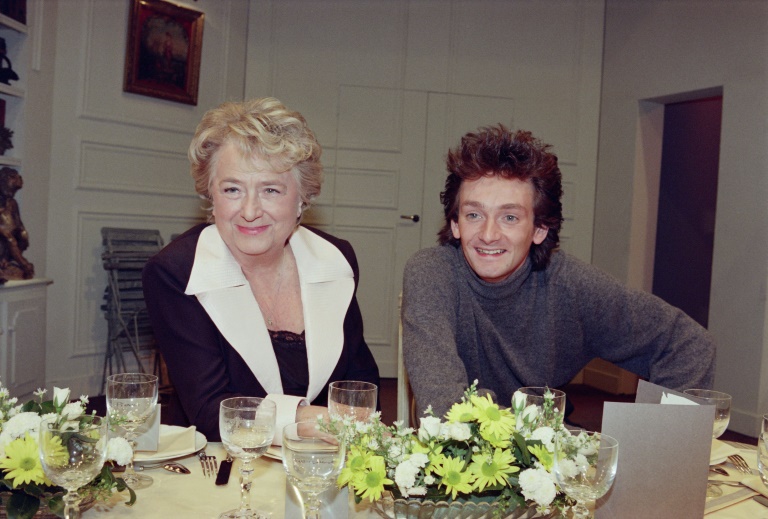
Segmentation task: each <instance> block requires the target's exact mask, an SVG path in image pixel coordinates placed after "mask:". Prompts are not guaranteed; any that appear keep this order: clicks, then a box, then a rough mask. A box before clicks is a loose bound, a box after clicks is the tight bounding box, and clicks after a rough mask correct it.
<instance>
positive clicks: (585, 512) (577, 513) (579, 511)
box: [573, 501, 589, 519]
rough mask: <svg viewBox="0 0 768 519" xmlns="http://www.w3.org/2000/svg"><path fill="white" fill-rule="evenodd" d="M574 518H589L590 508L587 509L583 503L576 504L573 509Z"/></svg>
mask: <svg viewBox="0 0 768 519" xmlns="http://www.w3.org/2000/svg"><path fill="white" fill-rule="evenodd" d="M573 517H574V519H588V518H589V508H587V505H586V503H584V502H583V501H577V502H576V504H575V505H574V507H573Z"/></svg>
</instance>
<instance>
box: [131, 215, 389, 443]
mask: <svg viewBox="0 0 768 519" xmlns="http://www.w3.org/2000/svg"><path fill="white" fill-rule="evenodd" d="M208 227H209V225H208V224H200V225H198V226H195V227H193V228H192V229H190V230H188V231H187V232H185V233H184V234H182V235H181V236H179V237H178V238H177V239H175V240H174V241H172V242H171V243H169V244H168V245H167V246H166V247H165V248H164V249H163V250H162V251H160V252H159V253H158V254H157V255H155V256H154V257H153V258H151V259H150V260H149V262H148V263H147V264H146V266H145V267H144V272H143V285H144V297H145V300H146V304H147V310H148V312H149V317H150V322H151V324H152V328H153V331H154V334H155V337H156V340H157V343H158V347H159V349H160V352H161V354H162V356H163V358H164V360H165V363H166V365H167V367H168V374H169V376H170V379H171V381H172V383H173V385H174V387H175V391H176V394H177V395H178V399H179V401H180V404H181V412H180V413H179V412H174V413H173V414H174V415H176V416H174V417H173V420H167V419H165V418H164V419H163V422H165V423H168V422H169V421H173V422H175V424H176V425H190V424H191V425H195V426H196V427H197V429H198V430H199V431H200V432H202V433H203V434H204V435H205V436H206V437H207V438H208V440H209V441H219V439H220V436H219V404H220V402H221V401H222V400H224V399H226V398H230V397H233V396H261V397H263V396H266V395H267V394H268V393H280V392H281V388H279V387H278V388H277V390H275V386H274V380H272V381H271V382H269V381H268V379H271V378H274V375H275V373H274V371H275V370H276V361H275V360H274V351H273V350H272V346H271V343H269V344H262V343H263V342H264V341H265V339H264V338H265V337H266V340H267V341H268V334H266V326H265V325H264V324H263V319H262V317H261V315H260V311H259V310H258V305H257V304H256V306H255V307H250V306H248V315H247V317H246V318H245V319H243V315H242V314H241V315H232V319H229V316H228V314H227V312H228V311H229V310H226V311H224V313H223V317H222V316H219V317H218V319H219V321H218V322H219V323H220V324H221V327H219V326H217V324H216V323H214V320H213V319H212V318H211V316H210V315H209V312H208V311H206V308H205V307H204V306H203V304H201V301H200V300H199V298H198V295H193V294H186V293H185V290H186V288H187V286H188V284H189V281H190V276H191V274H192V270H193V265H194V264H195V255H196V251H197V247H198V241H199V239H200V235H201V233H202V232H203V230H204V229H206V228H208ZM213 230H215V227H213ZM308 231H310V232H308ZM207 232H209V233H210V232H212V230H208V231H207ZM297 235H298V237H297ZM302 237H303V238H304V239H305V240H304V241H301V243H302V244H303V243H305V242H306V241H307V240H308V241H309V242H310V243H313V244H314V245H315V246H317V245H319V248H320V249H324V250H326V251H327V250H328V249H327V248H325V245H326V243H325V242H327V243H329V244H331V245H332V246H333V247H335V248H336V249H338V251H340V252H341V255H342V256H338V255H337V256H338V257H339V258H341V257H343V258H344V259H345V260H346V262H347V263H348V265H341V266H339V265H336V266H339V267H343V268H345V269H347V271H348V270H349V269H350V268H351V271H352V277H353V278H354V286H353V287H352V285H351V283H346V285H345V286H347V287H349V289H350V295H351V298H347V299H346V301H348V304H346V307H345V308H339V307H338V306H339V305H336V306H337V307H336V308H333V307H331V308H328V306H329V305H324V304H316V303H313V302H312V301H319V300H314V299H312V298H313V297H314V296H313V295H311V294H312V293H313V292H312V291H313V290H315V291H316V290H320V291H325V293H326V295H328V296H329V297H331V298H333V297H335V294H336V293H338V292H339V290H338V289H337V290H334V289H333V285H332V284H329V283H328V282H327V280H325V279H319V280H317V281H318V283H317V284H316V285H314V286H310V285H306V284H305V281H306V280H307V279H311V278H312V277H313V275H315V274H317V275H319V276H320V277H321V278H322V277H323V276H325V275H326V272H327V271H328V268H327V267H328V264H326V265H325V268H324V267H323V265H322V259H320V260H319V259H318V258H316V257H314V255H313V254H314V252H313V248H312V246H309V247H302V246H299V243H298V242H297V243H296V244H295V243H294V241H295V240H294V238H296V239H299V238H302ZM318 238H319V239H320V240H322V241H320V242H318V241H317V240H318ZM218 239H219V240H220V238H218ZM221 243H222V244H223V242H221ZM291 245H292V248H293V252H294V255H295V256H296V260H297V265H298V267H299V272H300V274H301V278H302V302H303V304H304V308H305V325H306V330H305V331H306V340H307V352H308V360H309V365H310V386H311V387H310V391H309V392H310V393H314V395H310V396H311V397H312V398H310V400H311V403H312V404H313V405H327V393H328V384H329V383H330V382H333V381H336V380H363V381H367V382H373V383H374V384H377V385H378V384H379V370H378V367H377V365H376V362H375V360H374V358H373V355H372V354H371V351H370V349H369V348H368V345H367V344H366V342H365V339H364V338H363V320H362V316H361V314H360V308H359V306H358V304H357V298H356V296H355V293H356V291H357V283H358V266H357V259H356V257H355V253H354V250H353V249H352V246H351V245H350V244H349V242H347V241H345V240H341V239H338V238H335V237H333V236H331V235H329V234H327V233H324V232H322V231H319V230H317V229H311V228H309V227H303V226H302V227H300V228H299V229H298V230H297V231H296V233H294V237H292V238H291ZM315 248H317V247H315ZM332 251H333V250H332V249H331V252H332ZM230 256H231V255H230ZM198 260H199V258H198ZM333 261H336V260H333ZM326 263H328V262H326ZM337 263H338V261H337ZM332 266H333V265H332ZM214 270H215V269H214ZM318 270H322V272H315V271H318ZM245 285H246V286H244V287H239V288H232V289H231V290H233V291H234V290H239V291H240V292H239V296H242V297H243V298H245V299H243V301H249V300H250V299H253V303H255V298H253V294H252V293H251V294H250V297H248V295H247V294H246V291H249V290H250V287H249V286H247V283H246V284H245ZM342 291H343V290H342ZM212 292H213V293H215V294H216V297H220V298H222V297H223V298H226V299H219V301H220V302H221V304H217V303H215V302H214V303H210V302H209V303H207V304H208V305H213V307H214V309H219V308H221V307H222V306H227V305H229V303H230V302H231V301H230V300H229V299H230V296H229V292H226V291H222V290H213V291H212ZM232 293H233V294H234V292H232ZM239 296H233V297H239ZM322 301H326V299H323V300H322ZM232 308H234V310H233V311H232V313H238V312H240V311H241V310H242V305H240V304H239V303H238V304H236V305H234V306H232ZM254 308H255V310H254ZM316 311H317V312H319V313H318V315H315V316H314V318H312V317H313V315H307V314H314V312H316ZM254 312H255V314H254ZM338 312H341V314H340V315H339V318H338V319H337V321H336V322H339V323H341V322H342V319H343V335H342V334H341V333H336V334H335V336H337V337H339V338H342V337H343V345H341V347H340V348H339V347H338V345H336V344H334V343H332V342H331V343H329V342H328V336H329V335H330V336H334V331H333V330H329V329H328V328H327V324H326V323H331V322H333V319H328V316H329V315H330V316H332V315H333V314H334V313H338ZM311 323H314V324H311ZM333 326H336V325H333ZM262 328H263V331H264V333H262ZM222 329H223V330H224V333H222ZM244 329H245V330H248V332H247V336H246V337H245V338H246V339H247V341H246V342H249V343H251V344H240V345H239V346H238V347H239V348H240V351H241V352H243V353H242V354H241V353H240V352H238V349H236V347H233V345H232V344H230V342H229V340H228V339H227V338H225V335H226V337H229V339H230V340H233V339H232V338H233V337H234V336H235V335H237V334H240V335H241V339H242V338H243V337H242V335H243V333H241V332H243V331H244ZM228 330H229V332H230V333H227V331H228ZM250 330H255V332H254V333H251V331H250ZM337 331H338V330H337ZM233 334H234V335H233ZM239 342H244V341H239ZM254 350H256V351H258V352H259V353H258V354H257V355H256V354H255V352H254ZM243 355H245V357H246V358H249V359H250V365H249V363H248V361H246V359H244V358H243ZM334 355H338V358H337V360H336V363H335V365H330V366H327V367H326V371H325V372H324V373H329V374H328V375H327V376H323V377H321V376H319V375H318V376H315V377H314V380H313V369H315V367H316V366H317V365H318V364H322V363H323V362H326V363H327V362H328V361H329V358H330V359H332V358H333V356H334ZM265 366H267V368H265ZM271 366H275V369H272V368H271ZM259 370H261V371H262V373H261V379H260V378H259V376H258V375H257V374H256V373H255V372H257V373H258V372H259ZM277 378H278V381H279V375H278V377H277ZM319 378H323V379H324V380H318V379H319ZM270 385H271V387H272V388H273V389H272V391H268V390H267V388H269V387H270ZM313 385H314V390H313V389H312V386H313ZM265 386H266V387H265Z"/></svg>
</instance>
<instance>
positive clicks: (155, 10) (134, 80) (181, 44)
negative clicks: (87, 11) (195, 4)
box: [123, 0, 205, 105]
mask: <svg viewBox="0 0 768 519" xmlns="http://www.w3.org/2000/svg"><path fill="white" fill-rule="evenodd" d="M204 18H205V14H204V13H202V12H200V11H195V10H194V9H189V8H187V7H183V6H180V5H177V4H173V3H171V2H166V1H165V0H132V3H131V13H130V20H129V23H128V44H127V46H126V54H125V73H124V75H123V91H124V92H131V93H134V94H140V95H145V96H149V97H157V98H159V99H167V100H169V101H176V102H179V103H186V104H190V105H197V90H198V83H199V79H200V55H201V52H202V47H203V20H204Z"/></svg>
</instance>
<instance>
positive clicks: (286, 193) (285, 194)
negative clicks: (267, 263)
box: [211, 143, 301, 267]
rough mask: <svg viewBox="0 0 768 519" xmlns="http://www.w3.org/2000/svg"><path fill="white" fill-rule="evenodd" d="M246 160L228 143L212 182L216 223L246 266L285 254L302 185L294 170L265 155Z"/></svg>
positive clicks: (229, 246)
mask: <svg viewBox="0 0 768 519" xmlns="http://www.w3.org/2000/svg"><path fill="white" fill-rule="evenodd" d="M254 159H255V160H246V159H244V158H243V157H242V156H241V154H240V151H239V150H238V149H237V148H236V147H235V146H234V145H233V144H232V143H226V144H225V145H224V146H222V147H221V149H220V150H219V151H218V157H217V161H216V164H215V167H214V172H213V179H212V182H211V196H212V198H213V216H214V218H215V222H216V228H217V229H218V230H219V234H221V237H222V239H223V240H224V243H226V244H227V247H228V248H229V250H230V252H232V254H233V255H234V257H235V259H236V260H237V262H238V263H239V264H240V265H241V266H244V267H247V266H248V265H251V264H254V263H257V262H259V261H262V260H269V259H272V258H276V257H278V255H282V254H283V247H284V246H285V243H286V241H287V240H288V238H289V237H290V236H291V233H292V232H293V230H294V229H295V228H296V222H297V219H298V217H299V216H300V215H301V197H300V195H299V184H298V182H297V180H296V177H295V175H293V174H292V173H291V172H290V171H286V172H278V171H275V169H274V168H273V167H272V165H270V163H269V162H268V161H266V160H264V159H263V158H262V157H259V156H256V157H254Z"/></svg>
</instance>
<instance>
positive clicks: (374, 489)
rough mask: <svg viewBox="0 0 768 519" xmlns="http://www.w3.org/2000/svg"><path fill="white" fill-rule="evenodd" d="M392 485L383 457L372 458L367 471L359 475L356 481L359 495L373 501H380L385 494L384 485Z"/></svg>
mask: <svg viewBox="0 0 768 519" xmlns="http://www.w3.org/2000/svg"><path fill="white" fill-rule="evenodd" d="M392 483H393V481H392V480H391V479H388V478H387V468H386V466H385V465H384V458H383V457H381V456H373V457H371V459H370V460H369V463H368V467H367V470H366V471H364V472H363V473H359V474H357V475H356V476H355V481H354V485H355V488H356V489H357V495H359V496H360V497H362V498H363V499H370V500H371V501H376V500H378V499H380V498H381V494H382V493H383V492H384V485H391V484H392Z"/></svg>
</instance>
